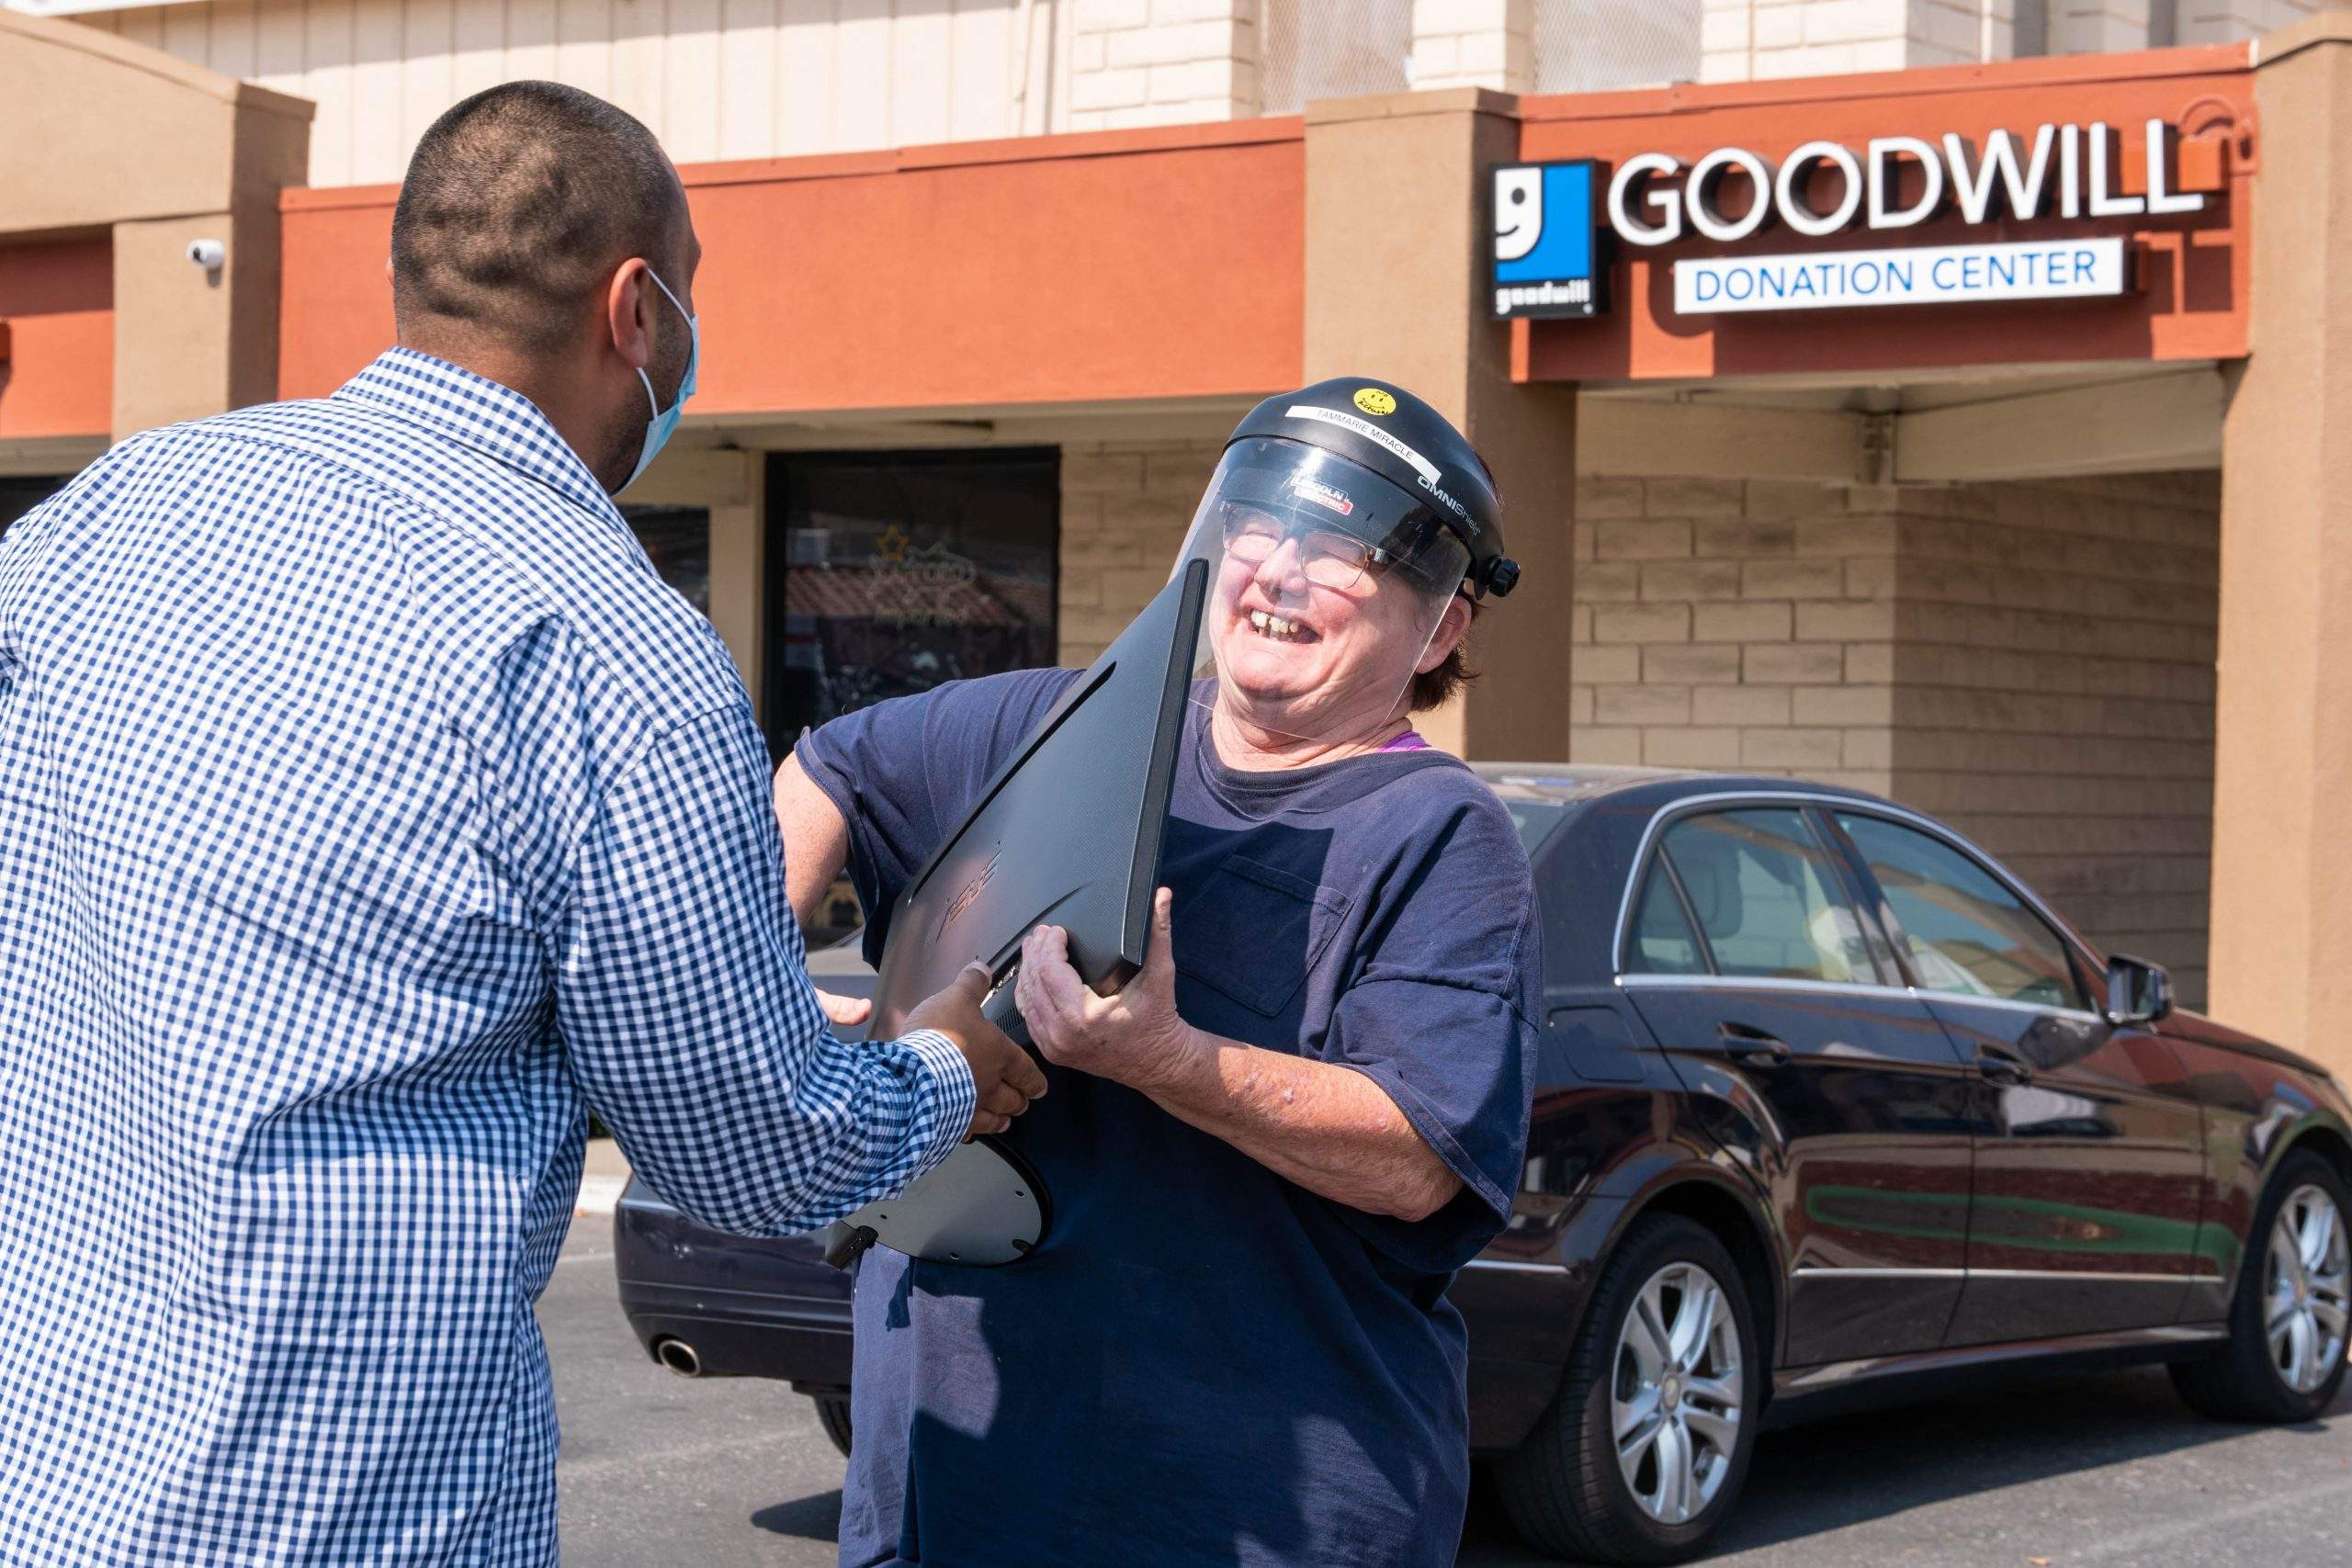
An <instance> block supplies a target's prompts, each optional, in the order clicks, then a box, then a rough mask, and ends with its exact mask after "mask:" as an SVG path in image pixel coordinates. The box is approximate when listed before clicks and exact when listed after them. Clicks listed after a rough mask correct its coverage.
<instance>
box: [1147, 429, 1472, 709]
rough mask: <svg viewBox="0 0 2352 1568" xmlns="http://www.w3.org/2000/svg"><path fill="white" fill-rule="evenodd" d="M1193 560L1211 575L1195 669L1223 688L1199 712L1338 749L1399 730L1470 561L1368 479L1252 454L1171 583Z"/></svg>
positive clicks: (1334, 462) (1239, 465) (1309, 449)
mask: <svg viewBox="0 0 2352 1568" xmlns="http://www.w3.org/2000/svg"><path fill="white" fill-rule="evenodd" d="M1194 560H1205V561H1207V562H1208V563H1209V567H1210V572H1209V590H1208V604H1207V606H1206V609H1205V611H1204V614H1203V615H1202V620H1201V649H1200V656H1199V659H1198V660H1196V664H1195V668H1196V669H1197V670H1198V671H1200V673H1201V674H1203V675H1204V676H1207V677H1211V678H1213V679H1214V680H1215V681H1216V687H1215V690H1214V694H1212V695H1210V696H1208V697H1205V698H1204V699H1203V700H1208V701H1212V702H1214V704H1215V705H1216V706H1217V708H1218V709H1219V710H1220V711H1221V712H1222V713H1223V715H1224V716H1225V717H1226V718H1227V720H1228V721H1231V722H1235V723H1238V724H1239V725H1241V726H1242V727H1244V728H1245V729H1252V730H1256V731H1259V732H1261V733H1263V734H1265V735H1268V736H1271V737H1275V738H1279V739H1286V740H1294V741H1306V742H1309V743H1316V744H1329V745H1332V746H1340V745H1345V744H1348V743H1351V742H1354V741H1361V740H1368V739H1372V738H1373V737H1374V736H1376V735H1377V734H1378V732H1379V731H1380V730H1382V729H1383V728H1385V727H1386V726H1387V725H1388V724H1389V723H1390V722H1391V721H1392V720H1394V719H1395V718H1397V716H1400V715H1401V714H1402V713H1403V712H1404V711H1405V703H1406V697H1407V693H1408V689H1409V688H1410V686H1411V685H1412V682H1413V677H1414V676H1415V675H1416V674H1417V673H1419V671H1421V670H1422V669H1423V668H1424V667H1425V666H1428V667H1434V666H1435V664H1437V663H1438V662H1439V661H1440V660H1441V659H1442V654H1440V655H1438V656H1437V657H1431V656H1430V655H1431V645H1432V643H1433V641H1434V639H1435V638H1436V637H1437V634H1438V632H1439V630H1440V628H1441V627H1442V626H1443V625H1444V622H1445V615H1446V610H1447V607H1448V606H1449V605H1450V604H1453V600H1454V596H1455V593H1456V591H1457V590H1459V589H1460V587H1461V586H1462V580H1463V575H1464V572H1466V571H1467V570H1469V565H1470V552H1469V550H1468V548H1467V547H1465V546H1464V544H1463V543H1462V541H1461V539H1460V537H1459V536H1456V535H1455V534H1454V533H1453V530H1452V529H1451V528H1449V527H1447V526H1446V525H1444V524H1443V523H1442V522H1441V521H1439V519H1438V517H1437V514H1436V513H1435V511H1434V509H1433V507H1431V506H1430V504H1428V503H1427V502H1425V501H1424V499H1423V498H1422V497H1420V496H1419V495H1416V494H1413V493H1411V492H1409V491H1405V490H1403V489H1401V488H1399V487H1398V486H1397V485H1395V484H1393V483H1391V482H1390V481H1389V480H1387V479H1384V478H1382V477H1381V476H1380V475H1378V474H1376V473H1374V472H1373V471H1372V470H1371V469H1369V468H1363V467H1362V466H1360V465H1358V464H1355V463H1352V462H1351V461H1349V460H1348V459H1347V458H1344V457H1340V456H1339V455H1338V454H1336V453H1332V452H1329V451H1325V450H1324V449H1322V448H1320V447H1316V446H1306V445H1304V444H1302V443H1299V442H1295V441H1283V440H1273V439H1253V440H1249V441H1241V442H1236V443H1235V444H1234V445H1233V446H1230V447H1228V448H1227V451H1226V454H1225V457H1224V459H1223V460H1222V461H1220V462H1219V463H1218V465H1217V470H1216V476H1215V477H1214V478H1213V479H1211V480H1210V482H1209V488H1208V491H1207V493H1206V495H1204V497H1203V498H1202V502H1201V507H1200V511H1199V512H1198V513H1195V514H1194V516H1193V527H1192V532H1191V534H1190V535H1189V536H1187V538H1186V540H1185V544H1184V550H1183V553H1182V555H1181V556H1180V557H1179V558H1178V561H1177V567H1178V570H1182V568H1183V566H1184V565H1185V564H1187V563H1189V562H1191V561H1194ZM1463 614H1464V615H1465V616H1466V614H1467V605H1466V604H1465V605H1464V611H1463Z"/></svg>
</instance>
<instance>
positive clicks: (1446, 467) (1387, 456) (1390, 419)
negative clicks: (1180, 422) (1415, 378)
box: [1226, 376, 1519, 599]
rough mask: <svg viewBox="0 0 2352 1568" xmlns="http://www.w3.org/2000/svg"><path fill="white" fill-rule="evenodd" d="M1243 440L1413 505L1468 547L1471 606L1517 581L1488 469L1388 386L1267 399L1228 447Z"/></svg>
mask: <svg viewBox="0 0 2352 1568" xmlns="http://www.w3.org/2000/svg"><path fill="white" fill-rule="evenodd" d="M1248 440H1276V441H1295V442H1297V443H1299V444H1300V445H1302V446H1319V447H1322V448H1323V449H1325V450H1326V451H1329V452H1334V453H1337V454H1338V455H1339V456H1340V457H1345V458H1347V459H1348V460H1349V461H1350V462H1352V463H1356V464H1359V465H1361V466H1363V468H1369V469H1371V470H1372V471H1373V472H1374V473H1375V474H1377V475H1379V476H1380V477H1381V478H1382V479H1386V480H1387V481H1388V482H1389V483H1391V484H1393V485H1395V486H1396V487H1397V489H1399V490H1401V491H1404V492H1405V493H1406V494H1407V495H1408V496H1419V497H1420V498H1421V499H1422V501H1423V502H1424V503H1425V504H1426V505H1427V506H1428V508H1429V510H1430V514H1431V516H1432V517H1434V518H1435V520H1436V521H1437V522H1439V523H1442V524H1443V525H1445V527H1446V528H1447V529H1449V530H1450V531H1452V533H1453V535H1454V536H1455V537H1457V538H1459V539H1460V540H1461V542H1462V543H1463V545H1464V546H1465V547H1467V548H1468V549H1469V552H1470V567H1469V570H1468V572H1467V573H1466V574H1465V575H1464V578H1463V585H1464V587H1465V588H1467V589H1468V590H1469V591H1470V593H1471V596H1472V597H1473V598H1484V597H1486V596H1487V594H1489V593H1491V594H1493V595H1494V596H1495V597H1496V598H1498V599H1499V598H1501V597H1502V596H1503V595H1504V594H1506V593H1509V592H1510V591H1511V589H1512V587H1513V586H1515V585H1516V584H1517V583H1518V581H1519V563H1518V562H1517V561H1514V560H1512V559H1510V558H1508V557H1506V556H1505V555H1504V554H1503V522H1502V502H1500V501H1499V500H1498V498H1497V497H1496V495H1495V487H1494V481H1493V480H1492V479H1490V478H1489V477H1488V476H1487V466H1486V464H1485V463H1483V462H1482V461H1480V460H1479V457H1478V454H1477V452H1476V450H1475V449H1474V448H1473V447H1472V446H1471V445H1470V443H1469V442H1468V441H1467V440H1465V439H1464V436H1463V434H1462V433H1461V432H1460V431H1458V430H1456V429H1454V428H1453V423H1452V422H1451V421H1449V420H1448V419H1447V418H1446V417H1445V416H1444V415H1443V414H1442V413H1440V412H1437V410H1435V409H1433V408H1431V407H1430V405H1429V404H1427V403H1425V402H1423V401H1422V400H1420V399H1419V398H1417V397H1415V396H1414V395H1413V394H1412V393H1410V392H1408V391H1407V390H1405V389H1404V388H1402V387H1399V386H1397V385H1396V384H1395V383H1394V382H1391V381H1382V380H1378V379H1376V378H1373V377H1370V376H1341V377H1338V378H1334V379H1332V380H1329V381H1317V383H1316V384H1315V385H1313V386H1311V387H1305V388H1301V389H1299V390H1297V391H1295V392H1284V393H1283V394H1281V395H1279V396H1277V397H1272V398H1268V399H1267V400H1265V401H1264V402H1262V403H1260V404H1259V405H1258V406H1257V407H1256V408H1254V409H1251V410H1250V412H1249V414H1248V415H1247V416H1246V417H1244V418H1243V420H1242V421H1241V423H1240V424H1239V425H1238V426H1236V427H1235V429H1234V432H1233V435H1232V437H1231V439H1230V440H1228V441H1227V443H1226V445H1227V447H1228V448H1230V447H1231V446H1234V445H1235V444H1236V443H1238V442H1242V441H1248Z"/></svg>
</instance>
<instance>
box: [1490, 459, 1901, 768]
mask: <svg viewBox="0 0 2352 1568" xmlns="http://www.w3.org/2000/svg"><path fill="white" fill-rule="evenodd" d="M1576 536H1577V543H1576V549H1577V569H1576V570H1577V577H1576V607H1575V611H1574V620H1573V624H1572V626H1571V632H1570V638H1571V643H1572V652H1571V656H1570V660H1569V666H1568V671H1569V678H1570V682H1571V684H1570V687H1569V725H1570V728H1569V748H1570V752H1569V754H1570V756H1571V757H1572V759H1573V760H1575V761H1580V762H1629V763H1642V764H1645V765H1648V766H1652V767H1678V768H1722V769H1735V768H1736V769H1748V770H1754V771H1759V772H1764V773H1803V774H1804V775H1806V776H1807V777H1810V778H1818V779H1823V780H1826V781H1829V782H1833V783H1849V784H1854V785H1856V786H1857V787H1859V788H1862V789H1873V790H1884V789H1885V788H1887V787H1888V783H1889V769H1890V767H1891V762H1892V760H1891V758H1890V757H1889V756H1888V754H1887V748H1886V734H1887V728H1888V724H1889V719H1890V716H1891V711H1892V709H1891V704H1892V698H1891V682H1892V653H1891V645H1892V642H1893V639H1894V582H1893V570H1892V569H1893V565H1894V520H1893V519H1892V518H1889V517H1886V516H1883V515H1872V514H1869V513H1857V512H1855V511H1853V510H1852V509H1851V508H1850V506H1849V493H1848V492H1846V491H1839V490H1834V489H1829V488H1826V487H1823V486H1820V485H1809V484H1801V485H1788V484H1772V483H1765V482H1761V481H1755V480H1749V481H1741V480H1737V479H1609V478H1586V479H1581V480H1579V481H1578V483H1577V523H1576ZM1509 608H1510V607H1509V605H1505V606H1504V609H1503V611H1502V612H1501V613H1504V614H1508V613H1509Z"/></svg>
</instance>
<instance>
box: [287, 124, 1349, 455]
mask: <svg viewBox="0 0 2352 1568" xmlns="http://www.w3.org/2000/svg"><path fill="white" fill-rule="evenodd" d="M682 173H683V174H684V178H685V181H686V186H687V193H688V197H689V199H690V200H691V202H692V203H693V207H694V213H695V230H696V231H697V233H698V234H699V235H700V237H701V239H702V243H703V252H704V257H703V267H702V274H701V276H700V278H699V279H698V280H697V281H696V284H695V309H696V310H697V311H698V312H699V313H700V315H701V317H702V323H703V364H702V372H701V380H700V391H699V392H698V394H697V395H696V397H695V404H694V412H695V414H696V415H697V416H707V415H713V414H729V413H734V414H757V413H788V412H794V411H798V410H825V409H867V408H872V409H893V408H932V407H956V406H967V405H975V404H995V405H1001V404H1018V403H1038V402H1058V401H1081V400H1112V399H1129V398H1170V397H1192V396H1204V395H1216V394H1235V393H1252V392H1265V391H1272V390H1277V389H1280V388H1282V387H1285V386H1293V385H1295V384H1296V383H1297V380H1298V377H1299V355H1300V344H1301V321H1302V319H1303V314H1304V310H1305V287H1306V276H1305V247H1306V237H1305V229H1304V224H1305V211H1306V152H1305V141H1304V132H1303V128H1302V125H1301V122H1300V121H1299V120H1297V119H1295V118H1271V119H1263V120H1251V121H1245V122H1237V123H1232V124H1220V125H1201V126H1185V127H1177V128H1172V129H1169V130H1148V131H1133V132H1110V133H1103V134H1100V135H1086V136H1060V137H1053V138H1038V139H1030V140H1024V141H1000V142H985V143H963V144H958V145H955V146H948V147H937V148H911V149H901V150H899V151H897V152H878V153H871V154H847V155H842V156H835V157H823V158H793V159H777V160H766V161H759V162H752V163H741V164H704V165H693V166H689V167H687V168H686V169H684V170H683V171H682ZM394 195H395V192H394V191H393V190H392V188H391V187H390V186H375V187H368V188H360V189H345V190H319V191H311V190H290V191H288V192H286V193H285V194H284V196H283V197H282V198H281V207H282V211H283V215H284V222H285V268H286V284H285V297H284V299H285V302H284V315H283V318H282V330H281V336H280V342H281V344H282V345H283V346H282V348H281V350H280V358H279V385H280V389H281V392H282V395H284V396H287V397H314V396H319V395H322V394H323V393H325V392H328V391H332V390H333V389H334V388H335V387H336V386H337V385H339V384H340V383H341V382H342V381H343V380H344V379H345V378H347V377H349V376H350V375H351V374H352V373H353V372H354V371H356V369H358V368H359V367H361V366H363V365H365V364H366V363H367V362H368V359H369V358H370V357H372V356H373V355H375V354H376V352H377V351H378V350H379V349H380V348H382V347H383V346H384V345H385V344H388V343H390V341H391V337H392V318H391V296H390V288H389V287H388V286H387V285H386V283H385V281H384V258H385V255H386V254H387V253H388V251H389V249H390V235H391V209H392V201H393V197H394Z"/></svg>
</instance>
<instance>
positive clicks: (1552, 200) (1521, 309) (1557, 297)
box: [1492, 159, 1600, 318]
mask: <svg viewBox="0 0 2352 1568" xmlns="http://www.w3.org/2000/svg"><path fill="white" fill-rule="evenodd" d="M1592 183H1593V164H1592V162H1591V160H1590V159H1577V160H1574V161H1571V162H1568V163H1563V164H1505V165H1503V166H1502V167H1500V168H1498V169H1497V170H1496V171H1495V187H1494V197H1495V224H1494V242H1495V253H1494V276H1493V279H1492V282H1493V287H1494V291H1495V314H1496V316H1497V317H1498V318H1509V317H1514V316H1589V315H1592V314H1593V313H1594V312H1596V311H1597V310H1600V271H1599V269H1598V268H1597V267H1596V266H1595V265H1594V260H1595V257H1594V251H1595V248H1596V246H1595V240H1596V238H1597V235H1596V231H1595V228H1594V224H1593V204H1592Z"/></svg>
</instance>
